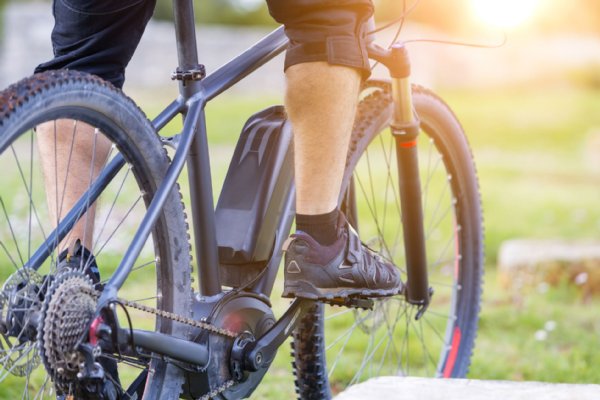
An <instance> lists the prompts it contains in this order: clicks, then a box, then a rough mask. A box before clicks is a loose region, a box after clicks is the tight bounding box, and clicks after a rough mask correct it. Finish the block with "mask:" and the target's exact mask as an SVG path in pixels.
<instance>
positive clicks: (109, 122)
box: [0, 71, 191, 399]
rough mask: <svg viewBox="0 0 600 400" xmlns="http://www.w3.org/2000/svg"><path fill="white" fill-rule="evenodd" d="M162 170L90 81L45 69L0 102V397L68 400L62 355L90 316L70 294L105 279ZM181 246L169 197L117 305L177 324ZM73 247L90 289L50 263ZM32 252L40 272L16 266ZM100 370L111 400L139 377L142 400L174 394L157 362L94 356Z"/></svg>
mask: <svg viewBox="0 0 600 400" xmlns="http://www.w3.org/2000/svg"><path fill="white" fill-rule="evenodd" d="M121 159H123V160H124V163H122V164H123V166H122V167H121V168H120V170H118V172H116V173H115V174H113V175H114V176H113V177H112V178H110V179H108V178H107V179H106V183H105V185H104V186H103V187H102V190H101V193H100V195H99V197H98V198H97V199H96V200H95V202H94V204H93V205H90V207H89V209H88V211H87V213H86V214H85V215H83V216H81V218H80V219H79V222H78V223H77V224H76V225H75V227H74V228H73V230H72V231H70V232H69V233H68V234H67V235H66V237H65V238H64V239H63V240H62V242H61V243H58V241H54V242H52V241H51V242H50V243H49V244H48V243H47V242H48V240H47V239H48V237H49V235H50V233H51V232H52V231H53V230H54V229H55V227H56V226H57V225H58V223H59V222H60V220H62V219H63V218H64V217H65V215H66V214H67V212H68V211H69V208H70V207H71V206H68V203H69V200H68V199H72V198H73V194H74V193H77V196H76V198H78V197H79V196H80V195H81V194H82V193H84V192H85V191H86V190H87V189H88V188H89V187H91V186H92V185H94V183H95V182H96V181H97V180H99V179H100V178H98V177H99V176H102V175H101V172H100V171H102V170H103V169H104V168H105V166H107V165H111V164H113V163H114V162H116V163H117V164H119V162H118V160H121ZM168 166H169V160H168V158H167V154H166V152H165V150H164V148H163V147H162V146H161V144H160V140H159V139H158V136H157V135H156V133H155V132H154V129H153V128H152V125H151V124H150V122H149V121H148V120H147V118H146V117H145V116H144V114H143V113H142V112H141V111H140V110H139V109H138V108H137V106H136V105H135V104H134V103H133V101H131V100H130V99H128V98H127V97H125V96H124V95H123V94H122V92H120V91H118V90H117V89H115V88H114V87H112V86H111V85H109V84H107V83H106V82H103V81H102V80H100V79H99V78H97V77H93V76H91V75H86V74H81V73H77V72H71V71H69V72H67V71H53V72H48V73H44V74H38V75H35V76H33V77H31V78H28V79H25V80H23V81H21V82H19V83H18V84H15V85H13V86H11V87H9V88H8V89H7V90H5V91H4V92H1V93H0V171H2V174H1V175H0V210H1V211H0V221H1V222H0V249H1V250H0V282H3V287H2V289H1V291H0V325H1V326H0V327H1V328H2V329H1V331H2V335H0V380H3V382H2V390H1V391H0V398H2V399H9V398H10V399H13V398H36V399H45V398H56V396H57V395H64V396H65V398H71V397H70V396H75V397H78V398H79V394H78V393H79V392H78V390H79V388H78V386H77V385H78V384H77V372H78V369H77V367H78V365H77V362H78V361H77V360H78V357H79V356H78V355H77V353H75V352H73V348H74V345H75V343H76V342H77V341H78V340H79V337H81V334H82V333H85V331H86V329H87V325H88V324H89V318H90V315H89V312H90V310H93V309H94V308H95V303H94V299H93V298H91V297H89V295H86V292H85V291H81V289H80V287H83V286H86V287H87V288H88V289H89V288H90V287H95V288H96V289H97V290H100V287H101V284H102V283H103V282H106V281H107V280H108V279H109V278H110V277H111V276H112V274H113V273H114V271H115V269H116V267H117V266H118V265H119V263H120V261H121V258H122V256H123V254H124V252H125V250H126V249H127V248H128V244H129V243H130V242H131V238H132V237H133V235H134V234H135V232H136V230H137V228H138V226H139V223H140V221H141V220H142V218H143V216H144V214H145V212H146V207H147V206H148V205H149V203H150V201H151V200H152V198H153V196H154V193H155V191H156V189H157V187H158V186H159V185H160V182H161V181H162V179H163V177H164V175H165V174H166V171H167V168H168ZM94 214H95V216H94ZM76 231H77V232H79V233H77V237H75V235H76V234H75V233H74V232H76ZM187 237H188V236H187V227H186V223H185V219H184V211H183V205H182V201H181V196H180V194H179V193H178V192H177V190H173V191H172V193H170V194H169V199H168V200H167V202H166V205H165V207H164V208H163V209H162V211H161V214H160V217H159V218H158V221H157V222H156V224H155V226H154V228H153V231H152V234H151V237H150V238H149V239H148V241H147V242H146V244H145V246H144V248H143V250H142V252H141V254H140V256H139V258H138V259H137V260H136V263H135V265H134V268H133V271H132V273H131V274H130V276H129V277H128V280H127V281H126V282H125V284H124V285H123V287H122V288H121V290H120V292H119V296H120V297H122V298H125V299H127V300H131V301H137V302H139V303H142V304H145V305H147V306H150V307H153V308H154V307H156V308H158V309H160V310H164V311H168V312H172V313H176V314H179V315H183V316H189V312H190V304H191V286H190V246H189V242H188V239H187ZM76 239H79V240H80V241H81V243H83V244H84V245H85V246H86V248H88V250H89V251H91V253H92V254H93V255H94V256H95V260H96V264H97V265H98V269H99V273H100V282H99V283H100V285H97V284H96V283H98V282H93V279H92V278H89V277H90V274H89V273H87V271H88V269H87V268H88V267H87V266H85V265H82V264H79V265H74V264H72V263H71V264H68V265H67V267H66V268H65V264H61V262H62V261H61V260H62V259H63V258H62V257H60V256H59V255H60V254H61V252H62V251H63V250H64V249H65V248H66V246H67V245H68V244H69V243H72V242H73V241H75V240H76ZM44 243H46V244H44ZM38 251H42V253H43V252H44V251H45V252H46V254H48V255H47V257H45V258H42V261H43V262H38V265H35V266H34V268H24V266H25V265H31V263H30V260H32V259H33V258H35V254H36V253H37V252H38ZM59 258H60V260H59ZM67 270H68V271H67ZM88 278H89V279H88ZM92 285H94V286H92ZM84 303H85V307H84V306H81V304H84ZM80 307H82V308H80ZM121 316H123V317H124V316H125V314H124V313H123V314H121ZM127 317H128V318H130V319H131V321H132V322H133V324H134V325H135V327H136V328H142V329H147V330H158V331H160V332H163V333H166V334H169V335H173V336H177V337H181V338H187V336H188V328H186V327H185V326H182V325H180V324H175V323H173V321H170V320H163V319H161V318H159V317H157V316H156V315H155V314H147V313H141V312H139V311H137V310H129V311H128V313H127ZM123 320H124V321H127V319H126V318H123ZM66 353H69V357H67V355H66ZM115 361H116V362H115ZM100 363H101V364H103V366H105V369H107V368H108V369H110V368H114V367H117V366H118V373H117V372H115V371H114V370H112V371H110V370H108V369H107V371H106V372H107V373H108V374H109V379H110V380H111V381H112V382H113V384H114V385H116V386H117V387H119V386H121V388H120V389H121V390H122V391H126V390H127V388H128V386H129V384H130V383H132V382H135V381H136V378H137V377H139V379H137V381H138V382H139V383H140V385H138V388H140V390H139V391H138V393H141V388H143V387H144V385H145V387H146V390H145V394H144V398H146V399H175V398H178V397H179V394H180V393H181V385H182V383H183V372H182V371H181V370H180V368H178V367H176V366H175V365H173V364H172V363H168V362H167V360H165V359H163V358H160V357H157V356H154V355H152V354H144V355H140V356H139V357H138V356H132V355H131V354H130V355H129V356H125V355H113V354H103V355H102V356H100ZM129 365H131V367H129ZM109 367H110V368H109ZM142 371H147V379H146V373H145V372H143V373H142ZM97 390H102V389H97ZM3 396H6V397H3ZM131 396H133V394H131ZM131 396H130V397H131ZM82 397H86V396H82Z"/></svg>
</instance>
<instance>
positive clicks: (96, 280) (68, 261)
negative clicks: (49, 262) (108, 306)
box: [57, 240, 102, 290]
mask: <svg viewBox="0 0 600 400" xmlns="http://www.w3.org/2000/svg"><path fill="white" fill-rule="evenodd" d="M65 268H68V269H70V270H73V271H83V272H84V273H85V274H86V275H87V277H88V278H90V279H91V280H92V283H93V284H94V286H96V289H99V290H101V289H102V288H99V287H98V286H99V284H100V271H99V270H98V265H96V258H95V257H94V256H93V254H92V253H91V252H90V251H89V250H88V249H86V248H85V247H84V246H82V245H81V241H79V240H77V241H75V243H74V244H73V245H72V246H69V248H68V249H65V250H63V251H62V252H61V253H60V254H59V255H58V266H57V271H60V270H62V269H65Z"/></svg>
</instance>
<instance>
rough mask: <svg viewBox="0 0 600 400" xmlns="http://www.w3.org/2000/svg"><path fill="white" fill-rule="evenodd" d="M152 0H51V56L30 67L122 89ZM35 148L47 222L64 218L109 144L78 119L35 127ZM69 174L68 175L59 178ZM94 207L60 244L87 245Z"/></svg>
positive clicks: (153, 1) (38, 70) (89, 239)
mask: <svg viewBox="0 0 600 400" xmlns="http://www.w3.org/2000/svg"><path fill="white" fill-rule="evenodd" d="M155 2H156V0H109V1H102V2H89V1H81V0H54V2H53V14H54V18H55V26H54V29H53V31H52V45H53V49H54V59H52V60H51V61H49V62H46V63H44V64H41V65H39V66H38V67H37V68H36V72H42V71H46V70H52V69H61V68H67V69H74V70H78V71H83V72H89V73H92V74H95V75H98V76H100V77H102V78H104V79H105V80H108V81H110V82H112V83H113V84H114V85H115V86H117V87H122V86H123V82H124V80H125V67H126V66H127V64H128V63H129V61H130V59H131V57H132V55H133V52H134V51H135V48H136V47H137V45H138V43H139V40H140V38H141V36H142V33H143V32H144V29H145V27H146V24H147V22H148V20H149V19H150V17H151V15H152V12H153V10H154V5H155ZM36 132H37V139H38V148H39V151H40V158H41V164H42V170H43V172H44V177H45V186H46V195H47V201H48V207H49V212H50V215H51V216H52V220H53V221H58V219H59V217H62V216H64V215H65V214H66V213H67V212H68V211H69V210H70V209H71V207H72V206H73V205H74V204H75V202H76V201H77V200H78V199H79V198H80V197H81V195H82V194H83V191H84V190H85V188H86V187H87V186H89V182H90V179H92V178H93V177H95V176H96V175H97V174H98V172H99V171H100V169H101V167H102V166H103V165H104V162H105V160H106V158H107V155H108V153H109V150H110V144H109V142H108V141H107V140H106V139H105V138H104V137H103V136H102V135H99V134H94V133H95V132H94V130H93V129H91V128H90V127H88V126H85V125H84V124H82V123H78V124H77V125H75V124H74V123H73V122H72V121H67V120H63V121H60V122H59V123H50V124H44V125H40V126H39V127H38V128H37V129H36ZM67 170H68V172H69V178H68V179H67V180H66V181H65V179H66V176H67ZM93 217H94V209H93V208H92V209H91V210H90V211H89V212H88V214H87V216H86V218H83V219H82V220H81V221H80V223H79V224H77V225H76V226H75V228H74V229H73V231H72V232H71V234H70V235H69V237H68V239H67V240H66V241H65V242H63V243H62V245H61V250H62V248H65V247H67V246H69V245H70V244H71V243H72V242H74V241H75V240H77V239H80V240H82V242H83V245H84V246H85V247H87V248H88V249H91V245H92V243H91V240H92V233H93V226H94V223H93V221H94V219H93ZM86 220H87V221H86Z"/></svg>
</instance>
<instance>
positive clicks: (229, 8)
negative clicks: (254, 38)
mask: <svg viewBox="0 0 600 400" xmlns="http://www.w3.org/2000/svg"><path fill="white" fill-rule="evenodd" d="M0 1H1V0H0ZM194 6H195V9H194V11H195V14H196V20H197V21H199V22H204V23H209V24H232V25H275V22H274V21H273V20H272V18H271V16H270V15H269V11H268V10H267V5H266V2H265V1H264V0H203V1H196V2H194ZM154 16H155V17H156V18H158V19H166V20H171V19H173V12H172V0H158V2H157V5H156V11H155V12H154Z"/></svg>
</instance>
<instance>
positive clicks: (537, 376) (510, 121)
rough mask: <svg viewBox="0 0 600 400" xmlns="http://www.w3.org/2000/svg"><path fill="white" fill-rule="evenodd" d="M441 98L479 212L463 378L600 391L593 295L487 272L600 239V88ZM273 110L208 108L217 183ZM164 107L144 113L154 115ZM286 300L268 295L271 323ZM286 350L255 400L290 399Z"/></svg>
mask: <svg viewBox="0 0 600 400" xmlns="http://www.w3.org/2000/svg"><path fill="white" fill-rule="evenodd" d="M440 94H441V95H442V97H443V98H444V99H445V100H446V101H447V102H448V103H449V104H450V105H451V106H452V108H453V109H454V111H455V112H456V114H457V115H458V117H459V119H460V120H461V121H462V123H463V126H464V128H465V131H466V132H467V135H468V137H469V139H470V142H471V145H472V148H473V153H474V157H475V160H476V163H477V166H478V172H479V178H480V184H481V194H482V199H483V204H484V219H485V229H486V242H485V245H486V253H487V265H486V279H485V288H484V297H483V302H482V312H481V321H480V329H479V332H478V338H477V343H476V348H475V353H474V356H473V359H472V367H471V371H470V377H471V378H477V379H501V380H504V379H507V380H536V381H548V382H581V383H600V371H599V370H598V369H596V368H595V366H597V365H600V351H598V350H597V349H598V348H599V344H600V320H598V318H597V310H598V309H600V299H599V298H598V297H596V298H592V299H591V300H585V301H584V299H583V298H582V296H581V293H579V292H578V290H577V288H574V287H572V286H569V285H567V284H562V285H560V286H558V287H552V288H549V289H548V290H537V289H530V290H529V291H527V292H519V293H514V292H507V291H505V290H503V289H502V288H501V287H500V285H499V284H498V280H497V276H496V271H495V262H496V258H497V254H498V249H499V247H500V244H501V243H502V242H503V241H505V240H507V239H512V238H518V237H527V238H574V239H577V238H591V239H595V238H597V236H598V232H599V228H600V207H599V206H598V204H599V200H600V185H599V183H600V168H599V167H598V165H597V164H595V160H598V159H600V146H599V147H596V148H595V150H593V149H592V150H590V144H589V143H593V138H594V135H595V132H596V131H600V112H598V111H599V110H600V92H597V91H594V90H591V89H585V88H581V87H574V86H567V85H564V86H549V87H536V86H532V87H519V88H508V89H503V90H499V89H497V90H487V91H484V90H477V91H466V90H460V91H458V90H442V91H441V93H440ZM144 98H148V97H144ZM153 98H159V97H158V96H154V97H153ZM278 102H280V100H279V99H276V98H269V97H258V98H254V97H252V98H250V97H240V96H237V97H225V98H223V99H221V100H218V101H216V102H214V103H211V104H210V105H209V108H208V121H207V122H208V126H209V131H210V137H209V140H210V142H211V145H212V153H211V154H212V158H211V161H212V164H213V170H214V172H215V178H214V184H215V187H217V188H218V187H220V185H221V182H222V180H223V177H224V175H225V172H226V169H227V165H226V163H225V161H224V160H226V159H227V158H228V156H230V154H231V153H232V151H233V149H232V148H233V145H234V144H235V140H236V138H237V135H238V133H239V131H240V129H241V127H242V125H243V123H244V121H245V120H246V118H247V116H249V115H251V114H252V113H253V112H255V111H258V110H260V109H262V108H264V107H265V106H267V105H270V104H274V103H278ZM162 105H163V104H157V102H148V103H147V104H146V105H145V106H146V109H148V110H150V111H149V115H154V114H155V113H156V112H157V110H158V109H159V107H160V106H162ZM179 129H180V127H179V126H178V122H176V123H174V124H173V125H170V126H169V127H168V130H169V132H171V133H176V132H178V131H179ZM594 151H595V152H594ZM216 192H218V190H216ZM276 296H277V294H276ZM286 304H287V301H284V300H281V299H279V298H277V297H274V307H275V309H276V312H275V313H276V316H279V315H281V313H282V312H283V310H284V309H285V306H286ZM289 349H290V347H289V345H288V344H284V345H283V346H282V347H281V348H280V350H279V354H278V356H277V358H276V360H275V362H274V364H273V366H272V367H271V369H270V371H269V373H268V374H267V376H266V377H265V379H264V381H263V384H261V386H260V387H259V389H258V390H257V391H256V393H255V394H254V395H253V398H256V399H263V398H264V399H281V398H292V397H293V396H294V388H293V377H292V372H291V365H290V358H289ZM13 390H14V387H13V386H12V384H9V383H8V382H4V383H2V385H0V399H12V398H15V397H16V395H15V392H14V391H13Z"/></svg>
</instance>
